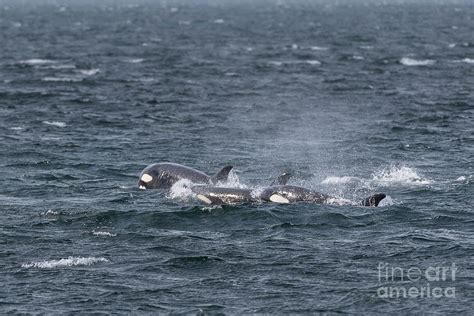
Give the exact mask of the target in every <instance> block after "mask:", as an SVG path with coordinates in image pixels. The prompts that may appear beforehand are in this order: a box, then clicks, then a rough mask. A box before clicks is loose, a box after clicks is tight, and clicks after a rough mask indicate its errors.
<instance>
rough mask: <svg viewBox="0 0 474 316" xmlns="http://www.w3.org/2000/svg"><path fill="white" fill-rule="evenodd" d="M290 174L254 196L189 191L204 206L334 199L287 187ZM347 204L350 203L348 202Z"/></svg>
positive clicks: (369, 202) (375, 201) (370, 202)
mask: <svg viewBox="0 0 474 316" xmlns="http://www.w3.org/2000/svg"><path fill="white" fill-rule="evenodd" d="M290 177H291V174H289V173H284V174H282V175H280V176H279V177H278V178H277V179H276V180H275V181H273V182H272V183H271V185H270V186H269V187H267V188H265V189H264V190H263V191H261V192H260V193H258V194H254V191H253V190H252V189H242V188H227V187H216V186H195V187H192V188H191V190H192V191H193V192H194V193H195V194H196V197H197V198H198V199H199V200H200V201H202V202H204V203H206V204H239V203H250V202H260V201H267V202H274V203H283V204H286V203H293V202H313V203H320V204H325V203H330V202H331V201H333V200H335V199H336V198H335V197H332V196H330V195H326V194H323V193H320V192H317V191H314V190H311V189H308V188H304V187H300V186H295V185H287V182H288V180H289V179H290ZM385 197H386V195H385V194H384V193H377V194H374V195H372V196H369V197H367V198H365V199H363V200H362V201H361V202H360V203H359V205H361V206H378V205H379V203H380V201H382V200H383V199H384V198H385ZM348 204H352V203H350V201H348Z"/></svg>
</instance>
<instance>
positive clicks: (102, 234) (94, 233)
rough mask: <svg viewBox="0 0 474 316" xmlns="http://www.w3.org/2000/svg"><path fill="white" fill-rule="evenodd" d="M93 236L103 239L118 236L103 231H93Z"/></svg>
mask: <svg viewBox="0 0 474 316" xmlns="http://www.w3.org/2000/svg"><path fill="white" fill-rule="evenodd" d="M92 235H94V236H103V237H115V236H117V234H113V233H109V232H102V231H95V230H93V231H92Z"/></svg>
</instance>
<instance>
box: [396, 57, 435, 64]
mask: <svg viewBox="0 0 474 316" xmlns="http://www.w3.org/2000/svg"><path fill="white" fill-rule="evenodd" d="M435 62H436V61H435V60H432V59H413V58H408V57H403V58H402V59H400V64H402V65H405V66H430V65H433V64H434V63H435Z"/></svg>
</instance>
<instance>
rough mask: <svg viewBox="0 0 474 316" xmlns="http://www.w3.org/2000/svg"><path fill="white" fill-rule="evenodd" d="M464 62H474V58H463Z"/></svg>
mask: <svg viewBox="0 0 474 316" xmlns="http://www.w3.org/2000/svg"><path fill="white" fill-rule="evenodd" d="M462 62H463V63H467V64H474V59H473V58H464V59H463V60H462Z"/></svg>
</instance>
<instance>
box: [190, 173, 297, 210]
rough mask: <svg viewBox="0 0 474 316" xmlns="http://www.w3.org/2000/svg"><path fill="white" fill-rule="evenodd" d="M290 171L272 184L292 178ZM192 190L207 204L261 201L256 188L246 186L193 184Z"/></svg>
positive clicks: (283, 182)
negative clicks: (255, 193) (256, 193)
mask: <svg viewBox="0 0 474 316" xmlns="http://www.w3.org/2000/svg"><path fill="white" fill-rule="evenodd" d="M290 176H291V175H290V174H289V173H283V174H281V175H280V176H279V177H278V178H276V179H275V180H273V182H272V183H271V185H284V184H286V183H287V182H288V180H289V178H290ZM191 191H192V192H193V193H194V194H195V195H196V198H197V199H198V200H200V201H202V202H204V203H206V204H216V205H223V204H240V203H251V202H259V201H261V199H260V197H259V196H258V195H254V192H253V191H254V190H252V189H245V188H229V187H216V186H205V185H199V186H193V187H191Z"/></svg>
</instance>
